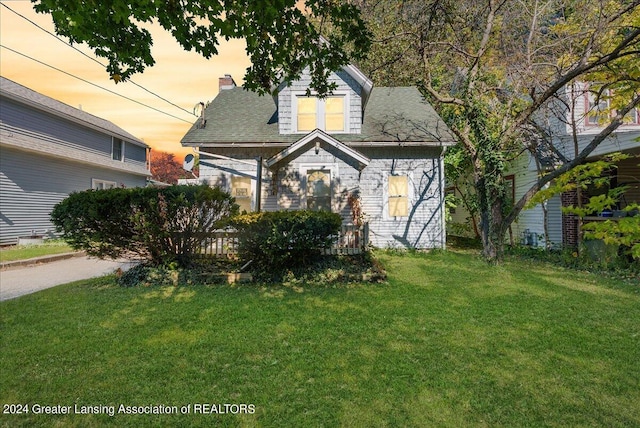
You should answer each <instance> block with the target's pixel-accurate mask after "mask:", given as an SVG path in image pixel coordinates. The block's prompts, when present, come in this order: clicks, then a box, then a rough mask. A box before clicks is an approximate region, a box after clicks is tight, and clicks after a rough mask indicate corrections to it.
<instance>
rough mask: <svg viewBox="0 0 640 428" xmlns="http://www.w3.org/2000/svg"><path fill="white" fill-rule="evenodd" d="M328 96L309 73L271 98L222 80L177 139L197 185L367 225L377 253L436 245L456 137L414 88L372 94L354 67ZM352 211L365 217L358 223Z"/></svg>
mask: <svg viewBox="0 0 640 428" xmlns="http://www.w3.org/2000/svg"><path fill="white" fill-rule="evenodd" d="M330 81H331V82H334V83H335V84H336V88H335V89H334V90H333V91H332V92H331V93H330V94H329V95H327V96H326V97H318V96H317V95H316V94H315V93H314V91H313V90H311V89H310V87H309V84H310V76H309V74H308V73H307V72H305V73H303V74H302V77H301V78H300V79H299V80H297V81H293V82H282V83H281V84H280V85H279V86H278V87H277V88H275V89H274V91H273V96H272V97H270V96H259V95H257V94H256V93H253V92H249V91H246V90H244V89H242V88H241V87H237V86H236V85H235V82H234V81H233V78H232V77H231V76H230V75H226V76H225V77H222V78H220V81H219V93H218V95H217V96H216V97H215V98H214V99H213V101H211V102H210V103H209V104H208V106H207V107H206V108H205V109H204V111H203V114H202V117H201V118H200V119H199V120H198V121H197V122H196V123H194V125H193V126H192V127H191V129H190V130H189V131H188V132H187V133H186V135H185V136H184V137H183V139H182V141H181V142H182V145H183V146H186V147H193V148H194V149H197V150H198V151H199V155H200V181H204V182H207V183H209V184H210V185H214V186H220V187H222V188H223V189H225V190H227V191H229V192H231V194H232V195H233V196H234V197H235V198H236V201H237V202H238V204H239V205H240V206H241V208H242V209H244V210H247V211H256V210H268V211H273V210H293V209H317V210H330V211H332V212H336V213H340V214H341V216H342V218H343V224H349V223H354V222H356V223H358V222H359V221H360V220H364V221H365V222H366V223H367V224H368V230H369V242H370V243H371V244H373V245H374V246H378V247H398V248H442V247H444V245H445V236H446V234H445V227H444V205H443V200H444V199H443V198H444V168H443V154H444V152H445V149H446V148H447V147H448V146H450V145H452V144H454V143H455V141H454V137H453V135H452V133H451V131H450V130H449V129H448V128H447V126H446V125H445V123H444V122H443V121H442V119H441V118H440V117H439V116H438V115H437V113H436V112H435V111H434V110H433V108H432V107H431V106H430V105H429V103H427V102H426V101H425V99H424V98H423V97H422V96H421V94H420V92H419V91H418V89H417V88H415V87H376V88H374V87H373V84H372V82H371V81H370V80H369V79H368V78H367V77H366V76H365V75H364V74H363V73H362V72H361V71H360V70H359V69H358V68H356V67H355V66H352V65H348V66H345V67H343V68H342V69H340V70H338V71H336V72H334V73H332V74H331V76H330ZM358 214H361V215H360V216H359V217H358Z"/></svg>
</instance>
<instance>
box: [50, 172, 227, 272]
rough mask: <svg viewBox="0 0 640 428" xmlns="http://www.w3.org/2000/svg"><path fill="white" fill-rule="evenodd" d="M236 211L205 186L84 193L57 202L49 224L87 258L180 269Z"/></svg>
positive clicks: (215, 190)
mask: <svg viewBox="0 0 640 428" xmlns="http://www.w3.org/2000/svg"><path fill="white" fill-rule="evenodd" d="M237 210H238V207H237V205H235V204H234V200H233V198H232V197H231V196H230V195H229V194H228V193H225V192H223V191H221V190H220V189H218V188H212V187H209V186H206V185H202V186H170V187H165V188H156V187H147V188H131V189H108V190H88V191H84V192H76V193H72V194H71V195H69V197H67V198H66V199H64V200H63V201H61V202H60V203H58V204H57V205H56V206H55V207H54V209H53V211H52V213H51V220H52V222H53V224H54V225H55V226H56V230H57V232H59V233H62V235H63V237H64V239H65V240H66V241H67V242H68V243H69V245H71V246H72V247H73V248H74V249H81V250H85V251H86V252H87V254H89V255H92V256H96V257H100V258H105V257H112V258H116V257H123V256H131V255H135V256H138V257H142V258H146V259H148V260H149V262H150V264H152V265H161V264H171V263H177V264H178V265H180V266H186V265H189V264H190V263H191V262H192V260H193V258H194V256H195V255H196V254H197V253H198V252H199V250H200V245H201V242H202V240H203V239H204V238H205V237H206V236H207V235H208V234H209V233H210V232H211V231H213V230H214V229H216V228H217V227H218V225H219V223H220V221H221V220H222V219H225V218H227V217H228V216H230V215H233V214H235V213H237Z"/></svg>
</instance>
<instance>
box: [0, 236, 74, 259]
mask: <svg viewBox="0 0 640 428" xmlns="http://www.w3.org/2000/svg"><path fill="white" fill-rule="evenodd" d="M72 251H74V250H73V248H71V247H70V246H69V245H67V243H66V242H64V241H62V240H58V239H56V240H51V241H46V242H44V243H42V244H34V245H13V246H11V247H6V248H2V249H0V262H12V261H15V260H26V259H32V258H34V257H41V256H50V255H54V254H63V253H70V252H72Z"/></svg>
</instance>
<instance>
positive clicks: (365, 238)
mask: <svg viewBox="0 0 640 428" xmlns="http://www.w3.org/2000/svg"><path fill="white" fill-rule="evenodd" d="M368 245H369V224H368V223H365V224H363V225H362V226H355V225H342V226H341V228H340V234H339V235H338V239H336V243H335V244H334V245H333V246H332V247H331V248H327V249H326V250H324V254H341V255H345V254H360V253H362V252H363V251H364V249H365V248H367V246H368ZM237 253H238V235H237V232H236V231H235V230H217V231H215V232H213V233H212V234H211V235H210V236H208V237H206V238H205V239H204V241H203V242H202V255H204V256H210V257H231V256H234V255H236V254H237Z"/></svg>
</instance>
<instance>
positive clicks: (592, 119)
mask: <svg viewBox="0 0 640 428" xmlns="http://www.w3.org/2000/svg"><path fill="white" fill-rule="evenodd" d="M609 115H610V111H609V91H607V90H604V91H602V93H600V94H597V93H594V92H591V91H589V92H587V118H586V123H587V125H594V126H595V125H601V124H603V123H605V122H606V121H607V120H608V119H609Z"/></svg>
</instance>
